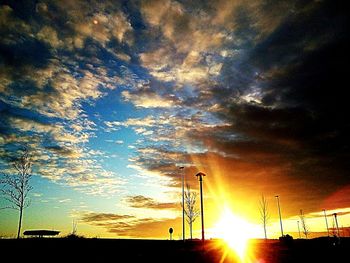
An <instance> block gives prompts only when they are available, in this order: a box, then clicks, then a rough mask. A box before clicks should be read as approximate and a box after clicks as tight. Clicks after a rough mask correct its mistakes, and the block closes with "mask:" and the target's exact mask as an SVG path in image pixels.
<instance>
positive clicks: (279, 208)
mask: <svg viewBox="0 0 350 263" xmlns="http://www.w3.org/2000/svg"><path fill="white" fill-rule="evenodd" d="M275 197H276V199H277V206H278V214H279V216H280V224H281V234H282V237H283V236H284V235H283V226H282V216H281V207H280V198H279V196H278V195H276V196H275Z"/></svg>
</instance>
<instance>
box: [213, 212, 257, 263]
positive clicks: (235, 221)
mask: <svg viewBox="0 0 350 263" xmlns="http://www.w3.org/2000/svg"><path fill="white" fill-rule="evenodd" d="M254 228H255V227H254V226H253V225H251V224H249V223H248V222H246V221H245V220H243V219H242V218H239V217H237V216H235V215H234V214H233V213H232V212H231V210H230V209H228V208H225V210H224V211H223V213H222V215H221V217H220V220H219V221H218V222H217V224H216V225H215V227H214V232H215V235H216V236H217V237H219V238H222V239H223V240H224V241H225V242H226V243H227V245H228V246H229V247H230V249H232V250H233V251H234V252H235V253H236V254H237V256H238V257H239V258H240V260H241V261H245V258H246V256H247V252H248V251H247V249H248V241H249V239H251V238H253V237H254Z"/></svg>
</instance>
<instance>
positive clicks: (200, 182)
mask: <svg viewBox="0 0 350 263" xmlns="http://www.w3.org/2000/svg"><path fill="white" fill-rule="evenodd" d="M196 176H197V177H198V179H199V187H200V196H201V220H202V242H204V215H203V186H202V184H203V176H205V174H204V173H201V172H199V173H197V174H196Z"/></svg>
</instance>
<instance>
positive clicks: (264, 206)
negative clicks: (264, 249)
mask: <svg viewBox="0 0 350 263" xmlns="http://www.w3.org/2000/svg"><path fill="white" fill-rule="evenodd" d="M259 211H260V219H261V223H262V225H263V228H264V234H265V239H267V231H266V228H267V225H268V223H269V219H270V214H269V211H268V203H267V200H266V198H265V196H264V195H261V199H260V201H259Z"/></svg>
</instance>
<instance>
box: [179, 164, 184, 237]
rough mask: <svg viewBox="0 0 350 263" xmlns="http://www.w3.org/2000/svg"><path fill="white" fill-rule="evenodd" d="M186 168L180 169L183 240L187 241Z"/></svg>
mask: <svg viewBox="0 0 350 263" xmlns="http://www.w3.org/2000/svg"><path fill="white" fill-rule="evenodd" d="M184 168H185V167H183V166H181V167H179V169H180V170H181V171H182V172H181V175H182V240H183V241H185V174H184V172H183V169H184Z"/></svg>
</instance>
